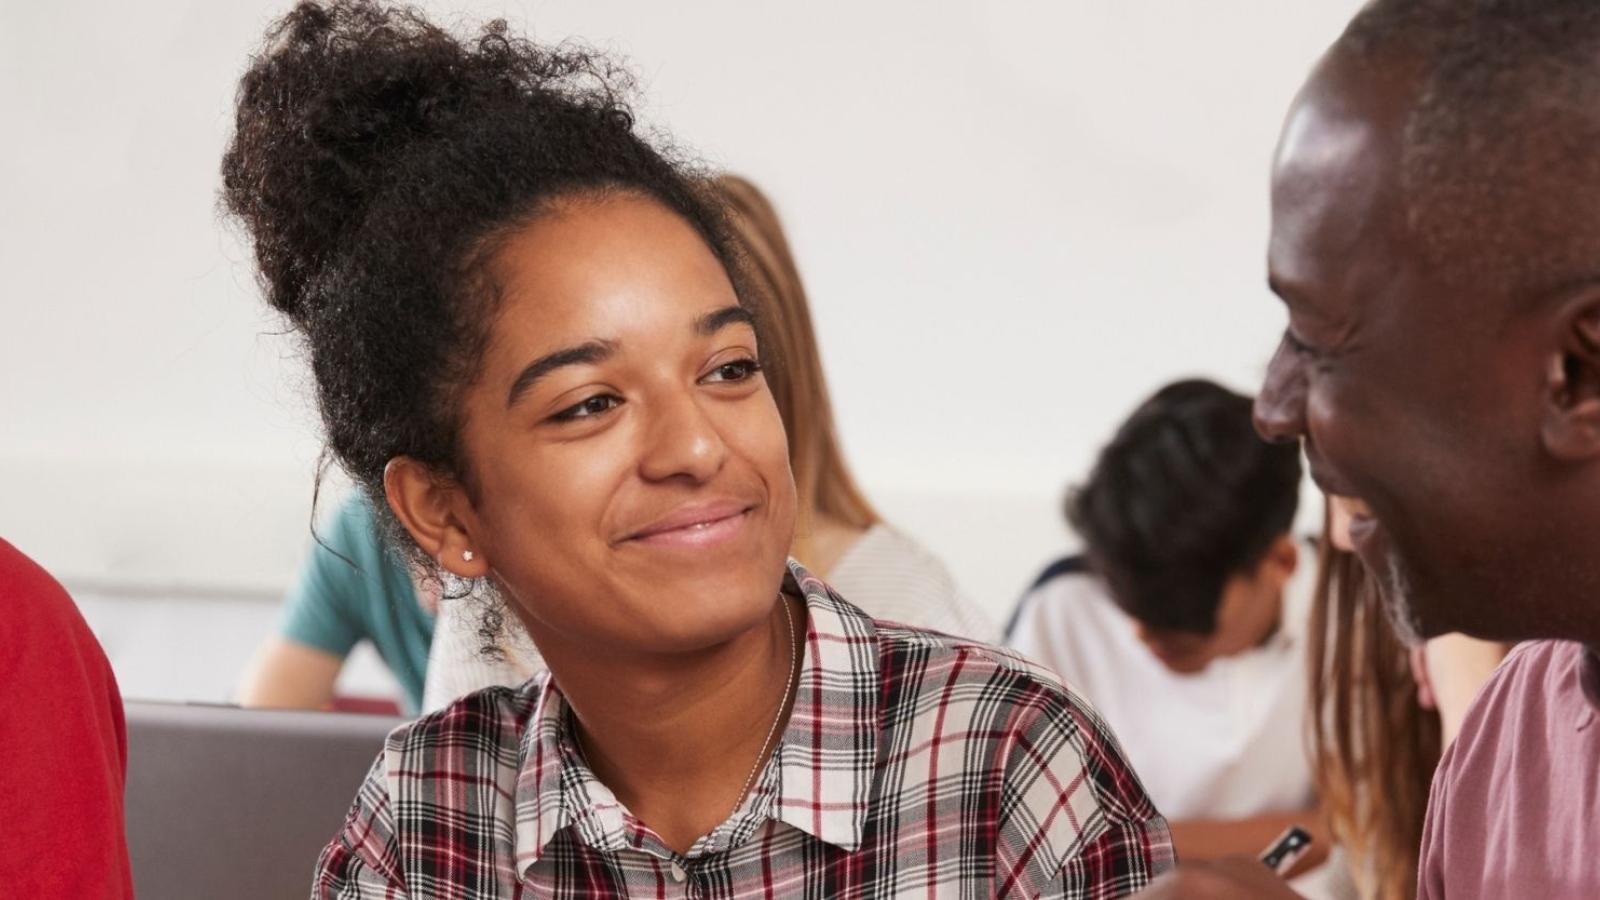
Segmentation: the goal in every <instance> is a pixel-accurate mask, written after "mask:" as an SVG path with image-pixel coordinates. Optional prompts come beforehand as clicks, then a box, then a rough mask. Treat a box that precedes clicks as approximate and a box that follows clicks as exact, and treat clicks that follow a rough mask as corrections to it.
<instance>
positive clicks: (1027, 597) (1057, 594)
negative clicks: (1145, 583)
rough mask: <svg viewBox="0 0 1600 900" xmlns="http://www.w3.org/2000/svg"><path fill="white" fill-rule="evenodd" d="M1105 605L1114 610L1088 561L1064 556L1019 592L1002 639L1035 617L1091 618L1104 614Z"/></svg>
mask: <svg viewBox="0 0 1600 900" xmlns="http://www.w3.org/2000/svg"><path fill="white" fill-rule="evenodd" d="M1108 607H1109V608H1110V609H1112V610H1115V606H1114V604H1112V602H1111V597H1110V595H1109V594H1108V593H1107V592H1106V589H1105V585H1104V583H1103V582H1102V581H1101V580H1100V578H1099V577H1098V576H1097V575H1095V574H1094V570H1093V569H1091V568H1090V567H1089V563H1088V561H1087V560H1086V559H1085V558H1084V557H1082V556H1064V557H1062V558H1060V559H1058V560H1056V561H1055V562H1052V563H1050V564H1049V565H1048V566H1045V568H1044V570H1043V571H1041V572H1040V573H1039V574H1038V576H1037V577H1035V578H1034V579H1033V582H1032V583H1031V584H1029V586H1028V589H1027V590H1026V591H1024V592H1023V595H1022V599H1021V600H1019V601H1018V602H1017V606H1016V608H1015V609H1014V610H1012V613H1011V621H1010V622H1009V623H1008V624H1007V625H1006V639H1007V640H1008V641H1009V640H1011V639H1012V638H1013V637H1014V636H1015V635H1016V633H1017V631H1019V630H1021V629H1026V628H1028V627H1031V625H1032V624H1033V623H1034V622H1036V621H1038V620H1039V619H1047V620H1050V621H1053V622H1058V621H1078V620H1081V619H1089V620H1095V619H1098V618H1100V617H1102V616H1104V615H1105V614H1106V612H1107V610H1108Z"/></svg>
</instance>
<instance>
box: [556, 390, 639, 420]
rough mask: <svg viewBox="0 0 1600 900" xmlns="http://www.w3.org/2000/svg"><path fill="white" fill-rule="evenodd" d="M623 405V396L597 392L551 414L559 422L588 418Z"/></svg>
mask: <svg viewBox="0 0 1600 900" xmlns="http://www.w3.org/2000/svg"><path fill="white" fill-rule="evenodd" d="M621 405H622V398H621V397H618V396H616V395H614V394H595V395H594V396H593V397H590V398H589V399H587V400H584V401H583V402H581V403H578V404H575V405H573V406H569V407H567V408H566V409H564V410H562V411H561V412H558V413H556V414H555V415H554V416H551V418H552V419H555V420H556V421H558V422H570V421H572V420H573V419H587V418H590V417H591V416H598V415H600V414H601V413H603V412H609V411H610V410H612V409H615V408H616V407H618V406H621Z"/></svg>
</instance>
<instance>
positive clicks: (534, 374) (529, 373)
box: [506, 340, 617, 409]
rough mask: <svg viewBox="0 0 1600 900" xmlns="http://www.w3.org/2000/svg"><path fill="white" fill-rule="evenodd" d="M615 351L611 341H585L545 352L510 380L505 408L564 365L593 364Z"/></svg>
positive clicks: (515, 402)
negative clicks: (513, 379) (551, 351)
mask: <svg viewBox="0 0 1600 900" xmlns="http://www.w3.org/2000/svg"><path fill="white" fill-rule="evenodd" d="M616 352H617V345H616V344H615V343H614V342H612V341H598V340H597V341H587V342H585V343H582V344H578V345H576V346H573V347H566V348H563V349H561V350H557V351H555V352H554V353H547V354H545V355H544V356H541V357H539V358H538V359H536V360H534V361H533V362H531V363H529V364H528V365H527V367H526V368H524V369H523V370H522V374H520V375H518V376H517V380H515V381H513V382H511V390H510V391H508V392H507V393H506V408H508V409H509V408H511V407H513V406H515V405H516V404H517V401H518V400H520V399H522V396H523V395H524V394H526V393H527V392H528V391H530V390H532V389H533V386H534V385H535V384H537V383H538V382H539V379H541V378H543V377H545V376H546V375H549V374H550V373H551V372H554V371H555V370H557V369H560V368H562V367H564V366H582V365H593V364H595V363H599V362H604V361H606V360H607V359H610V358H611V355H612V354H614V353H616Z"/></svg>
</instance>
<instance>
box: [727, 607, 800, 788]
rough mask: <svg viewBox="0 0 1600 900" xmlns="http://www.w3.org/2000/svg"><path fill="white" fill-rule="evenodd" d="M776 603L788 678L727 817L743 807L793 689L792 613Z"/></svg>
mask: <svg viewBox="0 0 1600 900" xmlns="http://www.w3.org/2000/svg"><path fill="white" fill-rule="evenodd" d="M778 603H779V604H780V605H781V606H782V607H783V624H785V625H787V626H789V677H788V678H787V679H785V680H784V682H783V693H782V694H781V695H779V697H778V711H777V712H776V713H774V714H773V716H772V726H771V727H770V728H768V729H767V737H766V740H764V741H762V742H761V750H760V752H758V753H757V754H756V761H755V762H754V763H753V764H751V766H750V774H749V775H747V776H745V779H744V787H742V788H740V789H739V796H738V797H737V798H735V799H734V801H733V809H731V810H729V811H728V817H729V818H732V817H733V814H734V813H736V812H738V811H739V807H741V806H743V805H744V798H745V796H746V795H748V794H749V793H750V783H751V782H753V781H755V780H756V773H757V772H759V771H761V761H762V760H763V759H765V758H766V756H767V746H768V745H770V744H771V743H772V736H773V735H775V734H777V733H778V723H779V722H781V721H783V708H784V707H785V706H788V705H789V691H791V690H793V689H794V663H795V658H794V657H795V653H794V613H792V612H789V601H788V600H785V599H784V598H783V595H782V594H779V595H778Z"/></svg>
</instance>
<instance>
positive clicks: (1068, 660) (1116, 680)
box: [1008, 561, 1316, 819]
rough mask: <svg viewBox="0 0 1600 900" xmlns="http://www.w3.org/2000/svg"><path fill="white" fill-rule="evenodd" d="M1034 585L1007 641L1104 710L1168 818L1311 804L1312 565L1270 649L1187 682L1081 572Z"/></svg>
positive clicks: (1288, 593) (1219, 664)
mask: <svg viewBox="0 0 1600 900" xmlns="http://www.w3.org/2000/svg"><path fill="white" fill-rule="evenodd" d="M1063 568H1068V569H1069V571H1065V572H1062V573H1061V574H1056V575H1055V577H1050V578H1046V579H1045V580H1043V581H1042V582H1041V583H1039V584H1037V585H1035V586H1034V588H1033V589H1032V590H1030V591H1029V592H1028V594H1027V596H1025V597H1024V598H1023V600H1022V603H1021V605H1020V606H1019V607H1018V610H1017V616H1016V619H1015V621H1014V624H1013V625H1012V627H1011V634H1010V635H1009V637H1008V642H1009V643H1010V645H1011V646H1012V647H1014V648H1016V649H1017V650H1020V651H1021V652H1022V653H1023V654H1024V655H1027V656H1030V657H1032V658H1033V659H1035V660H1037V661H1038V662H1041V663H1043V664H1045V665H1046V666H1048V667H1050V668H1052V669H1054V670H1055V671H1056V672H1057V673H1059V674H1060V675H1061V677H1062V678H1063V679H1065V680H1066V682H1067V684H1068V686H1070V687H1071V688H1072V689H1073V690H1075V691H1077V692H1078V694H1080V695H1081V696H1083V697H1084V698H1085V699H1087V700H1088V701H1089V702H1090V703H1092V704H1093V705H1094V707H1095V708H1096V709H1098V710H1099V711H1100V714H1101V715H1102V716H1104V717H1105V719H1106V721H1107V722H1109V723H1110V724H1111V728H1112V730H1113V731H1115V732H1116V734H1117V738H1118V740H1120V741H1121V742H1122V746H1123V748H1124V749H1126V750H1127V753H1128V759H1129V761H1131V762H1132V763H1133V767H1134V771H1136V772H1138V773H1139V777H1140V779H1141V780H1143V781H1144V785H1145V789H1146V790H1148V791H1149V792H1150V797H1151V799H1153V800H1155V802H1156V808H1157V809H1159V810H1161V812H1162V814H1163V815H1165V816H1166V817H1167V818H1168V819H1195V818H1206V819H1238V818H1245V817H1247V816H1252V815H1258V814H1261V813H1268V812H1285V811H1289V810H1295V809H1304V808H1306V807H1308V806H1310V805H1311V803H1312V799H1313V795H1314V794H1313V786H1312V775H1311V766H1310V762H1309V760H1308V758H1307V754H1306V742H1305V733H1306V732H1305V721H1306V719H1305V715H1306V693H1307V685H1306V624H1307V623H1306V620H1307V617H1308V616H1309V614H1310V608H1311V593H1312V587H1313V583H1314V574H1313V573H1314V570H1315V569H1316V566H1314V565H1308V564H1307V563H1306V562H1304V561H1302V562H1301V564H1300V565H1299V566H1297V567H1296V570H1295V574H1294V576H1293V577H1292V578H1291V579H1290V581H1289V582H1288V584H1286V585H1285V587H1284V592H1283V618H1282V622H1281V624H1280V626H1279V628H1278V630H1277V632H1276V633H1274V634H1273V636H1272V637H1270V638H1268V639H1267V641H1266V643H1264V644H1262V645H1261V646H1259V647H1256V648H1254V649H1251V650H1247V651H1245V652H1244V653H1240V654H1238V655H1236V656H1230V657H1223V658H1220V659H1217V660H1214V661H1212V663H1211V664H1210V665H1209V666H1207V667H1206V668H1205V669H1204V670H1203V671H1201V672H1198V673H1195V674H1193V675H1179V674H1176V673H1174V672H1172V671H1171V670H1169V669H1168V668H1167V667H1166V666H1164V665H1162V664H1161V661H1160V660H1158V659H1156V657H1155V656H1154V655H1153V654H1152V653H1151V652H1150V651H1149V650H1148V649H1146V647H1145V645H1144V643H1143V642H1142V641H1140V640H1139V638H1138V636H1137V635H1136V634H1135V631H1134V622H1133V619H1132V618H1131V617H1129V616H1128V615H1127V614H1126V613H1124V612H1123V611H1122V610H1121V609H1120V608H1118V607H1117V605H1116V603H1115V602H1114V601H1112V599H1111V597H1110V594H1109V593H1108V592H1107V590H1106V588H1105V585H1104V583H1103V582H1102V581H1101V580H1100V579H1099V578H1097V577H1096V576H1094V575H1093V574H1091V573H1089V572H1088V571H1087V570H1086V569H1085V568H1083V567H1082V566H1081V565H1080V566H1076V567H1064V566H1062V565H1061V564H1057V565H1056V566H1053V567H1052V570H1056V571H1060V570H1061V569H1063Z"/></svg>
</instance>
